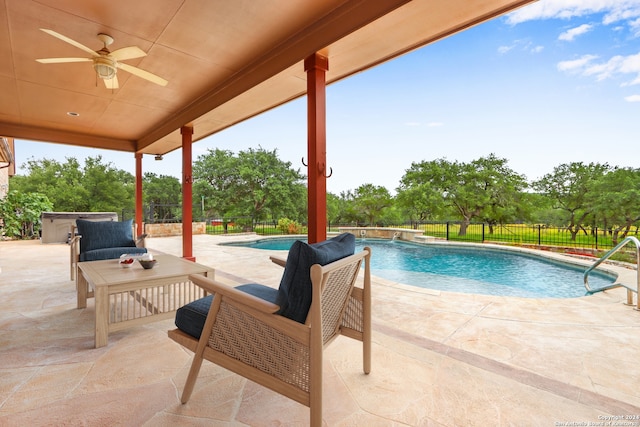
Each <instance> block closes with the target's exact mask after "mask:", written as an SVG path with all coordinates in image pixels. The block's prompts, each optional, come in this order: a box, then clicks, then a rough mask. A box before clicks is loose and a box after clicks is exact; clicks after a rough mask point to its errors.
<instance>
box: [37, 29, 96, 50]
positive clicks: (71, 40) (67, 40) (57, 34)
mask: <svg viewBox="0 0 640 427" xmlns="http://www.w3.org/2000/svg"><path fill="white" fill-rule="evenodd" d="M40 30H42V31H44V32H45V33H47V34H49V35H51V36H53V37H55V38H58V39H60V40H62V41H63V42H67V43H69V44H70V45H72V46H75V47H77V48H78V49H82V50H84V51H85V52H87V53H88V54H90V55H91V56H100V55H98V54H97V53H96V52H95V51H94V50H93V49H90V48H88V47H86V46H85V45H83V44H82V43H79V42H77V41H75V40H73V39H70V38H69V37H67V36H63V35H62V34H60V33H56V32H55V31H53V30H47V29H46V28H40Z"/></svg>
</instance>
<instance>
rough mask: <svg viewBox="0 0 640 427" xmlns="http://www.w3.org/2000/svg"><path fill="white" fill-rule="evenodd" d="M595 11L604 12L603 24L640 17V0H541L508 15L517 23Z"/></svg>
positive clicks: (568, 17)
mask: <svg viewBox="0 0 640 427" xmlns="http://www.w3.org/2000/svg"><path fill="white" fill-rule="evenodd" d="M593 13H604V14H605V16H604V18H603V20H602V22H603V24H605V25H609V24H612V23H614V22H620V21H627V20H632V19H634V18H639V17H640V0H540V1H538V2H535V3H533V4H530V5H527V6H525V7H522V8H520V9H518V10H516V11H515V12H513V13H511V14H509V15H508V16H507V22H508V23H510V24H512V25H516V24H519V23H522V22H526V21H532V20H536V19H550V18H555V19H570V18H574V17H580V16H586V15H590V14H593Z"/></svg>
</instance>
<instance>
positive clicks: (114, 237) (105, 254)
mask: <svg viewBox="0 0 640 427" xmlns="http://www.w3.org/2000/svg"><path fill="white" fill-rule="evenodd" d="M136 231H137V228H136V226H135V225H134V224H133V220H128V221H88V220H84V219H77V220H76V225H75V226H72V227H71V241H70V246H71V255H70V257H71V271H70V274H71V280H74V279H75V278H76V277H78V262H83V261H99V260H103V259H117V258H120V255H123V254H136V255H139V254H144V253H146V252H147V249H146V248H145V247H144V246H145V242H144V239H145V237H146V234H143V235H140V236H138V237H137V238H135V239H134V238H133V236H134V235H136Z"/></svg>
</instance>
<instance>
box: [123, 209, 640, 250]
mask: <svg viewBox="0 0 640 427" xmlns="http://www.w3.org/2000/svg"><path fill="white" fill-rule="evenodd" d="M193 212H194V213H193V221H196V222H206V230H207V234H233V233H246V232H254V233H257V234H260V235H285V234H306V233H307V227H306V224H294V225H293V226H292V225H291V224H288V227H279V226H278V220H277V219H269V220H261V221H255V220H253V219H252V218H250V217H234V218H213V219H212V218H205V217H204V216H200V215H204V214H205V213H204V211H203V212H201V211H200V206H196V205H194V210H193ZM199 214H200V215H199ZM134 216H135V215H134V212H133V211H125V210H123V211H122V219H130V218H134ZM143 218H144V222H146V223H163V222H181V221H182V218H181V211H180V210H178V208H177V207H176V206H175V205H157V204H156V205H150V206H148V207H146V208H145V210H144V215H143ZM354 226H358V225H357V224H355V223H347V224H343V223H340V224H338V223H329V224H328V225H327V231H328V232H337V231H338V230H339V228H340V227H354ZM385 227H391V228H407V229H414V230H422V231H423V232H424V235H425V236H433V237H435V238H438V239H444V240H448V241H459V242H476V243H498V244H505V245H517V246H535V247H561V248H565V249H566V248H574V249H576V252H579V251H580V250H584V249H587V250H591V251H603V250H609V249H611V248H613V247H614V246H615V245H616V244H617V243H618V242H620V241H621V240H622V239H623V238H624V237H625V235H623V234H621V233H615V232H614V231H613V229H603V228H598V227H580V228H579V229H577V231H576V230H573V232H572V230H570V229H569V228H567V227H552V226H546V225H541V224H497V225H492V224H487V223H471V224H468V225H467V226H466V228H465V227H463V224H462V223H461V222H459V221H447V222H420V223H416V222H407V223H403V224H396V225H393V224H385ZM638 234H640V230H639V228H638V227H634V228H632V229H631V230H630V231H629V233H628V234H627V235H634V236H637V235H638Z"/></svg>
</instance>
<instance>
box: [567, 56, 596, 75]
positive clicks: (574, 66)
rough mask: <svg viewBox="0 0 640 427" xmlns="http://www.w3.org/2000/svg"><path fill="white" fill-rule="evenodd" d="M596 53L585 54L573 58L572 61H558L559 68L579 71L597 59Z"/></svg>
mask: <svg viewBox="0 0 640 427" xmlns="http://www.w3.org/2000/svg"><path fill="white" fill-rule="evenodd" d="M596 58H597V56H596V55H583V56H582V57H581V58H578V59H572V60H570V61H561V62H559V63H558V70H560V71H566V72H569V73H571V72H579V71H580V69H583V68H585V67H586V65H587V64H589V63H590V62H591V61H593V60H594V59H596Z"/></svg>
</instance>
